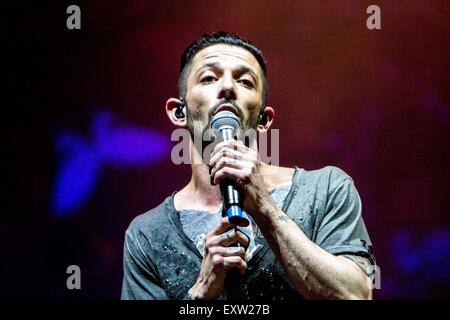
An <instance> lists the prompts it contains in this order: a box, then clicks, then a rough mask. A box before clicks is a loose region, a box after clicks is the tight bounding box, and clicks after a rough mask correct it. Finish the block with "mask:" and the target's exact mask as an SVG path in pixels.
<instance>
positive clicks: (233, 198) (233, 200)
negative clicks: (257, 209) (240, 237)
mask: <svg viewBox="0 0 450 320" xmlns="http://www.w3.org/2000/svg"><path fill="white" fill-rule="evenodd" d="M239 125H240V121H239V118H238V117H237V116H236V115H235V114H234V113H232V112H230V111H220V112H218V113H217V114H216V115H215V116H214V117H213V119H212V121H211V127H212V129H214V130H215V131H216V133H217V135H218V137H220V138H221V139H222V141H229V140H232V139H234V136H235V132H236V130H237V129H238V128H239ZM220 191H221V193H222V199H223V212H222V215H223V216H228V221H229V222H230V223H232V224H234V225H237V226H241V227H246V226H248V225H249V223H250V221H249V220H248V218H247V216H246V214H245V212H244V211H243V210H242V201H243V195H242V193H241V191H240V190H239V187H238V186H237V185H236V183H235V182H234V181H232V180H231V179H222V181H220Z"/></svg>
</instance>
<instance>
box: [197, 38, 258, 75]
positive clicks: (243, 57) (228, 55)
mask: <svg viewBox="0 0 450 320" xmlns="http://www.w3.org/2000/svg"><path fill="white" fill-rule="evenodd" d="M211 62H219V63H220V64H221V65H224V66H227V67H232V66H233V65H245V66H247V67H249V68H250V69H252V70H254V71H255V72H256V73H260V72H262V71H261V69H260V66H259V64H258V61H257V60H256V58H255V57H254V56H253V54H252V53H250V51H248V50H246V49H244V48H241V47H236V46H231V45H227V44H215V45H212V46H209V47H206V48H204V49H202V50H200V51H199V52H198V53H197V54H196V55H195V56H194V58H193V59H192V69H193V70H194V71H196V70H197V69H199V68H201V67H202V66H203V65H204V64H207V63H211Z"/></svg>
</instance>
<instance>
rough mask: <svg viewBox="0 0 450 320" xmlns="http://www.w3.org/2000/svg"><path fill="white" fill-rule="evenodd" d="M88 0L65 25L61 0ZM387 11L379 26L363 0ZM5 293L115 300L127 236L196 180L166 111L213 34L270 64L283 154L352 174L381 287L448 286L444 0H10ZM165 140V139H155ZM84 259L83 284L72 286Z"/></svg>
mask: <svg viewBox="0 0 450 320" xmlns="http://www.w3.org/2000/svg"><path fill="white" fill-rule="evenodd" d="M70 4H77V5H79V6H80V8H81V30H68V29H67V28H66V19H67V17H68V16H69V14H67V13H66V8H67V6H68V5H70ZM370 4H377V5H379V6H380V8H381V24H382V29H381V30H368V29H367V28H366V19H367V17H368V14H366V8H367V6H368V5H370ZM2 11H3V13H4V15H5V19H4V21H6V28H5V29H4V30H6V46H4V47H3V50H4V52H5V53H6V54H5V58H4V59H3V64H4V69H3V70H5V72H4V73H3V78H4V90H5V95H6V99H4V103H3V108H2V109H3V111H4V116H3V117H2V118H3V120H4V122H5V124H6V125H5V126H4V127H5V129H6V143H5V144H4V148H3V150H4V151H3V152H2V154H3V158H4V159H6V165H5V166H4V169H5V173H6V175H5V178H4V179H5V180H4V181H5V182H6V183H5V184H4V186H5V189H6V192H5V193H4V195H5V199H4V201H3V206H4V209H3V215H2V220H4V221H5V222H4V223H2V224H1V227H0V234H1V236H2V240H3V241H2V245H3V250H2V251H3V254H2V258H1V260H2V262H1V268H2V273H1V274H2V281H1V285H0V297H1V298H2V299H23V298H31V299H34V298H39V299H48V298H58V299H79V298H82V299H118V298H119V297H120V288H121V281H122V250H123V237H124V232H125V230H126V228H127V226H128V224H129V223H130V221H131V220H132V219H133V218H134V217H135V216H136V215H138V214H140V213H143V212H145V211H147V210H148V209H150V208H153V207H155V206H156V205H158V204H159V203H160V202H162V201H163V200H164V198H165V197H166V196H168V195H169V194H171V193H172V192H173V191H174V190H180V189H181V188H182V187H183V186H184V184H186V183H187V181H188V179H189V173H190V168H189V166H186V165H184V166H175V165H174V164H172V162H171V161H170V146H171V144H170V134H171V132H172V129H173V128H172V127H171V124H170V122H169V121H168V119H167V117H166V115H165V111H164V105H165V101H166V99H167V98H169V97H172V96H176V84H177V79H178V68H179V57H180V55H181V53H182V51H183V49H184V48H185V47H186V46H187V45H188V44H189V43H190V42H192V41H193V40H195V39H197V38H198V37H199V36H200V35H201V34H202V33H205V32H210V31H215V30H227V31H232V32H237V33H240V34H242V35H243V36H245V37H247V38H248V39H250V40H252V41H253V42H254V43H255V44H256V45H257V46H258V47H259V48H260V49H261V50H262V51H263V53H264V55H265V57H266V59H267V61H268V80H269V84H270V94H269V102H270V103H269V104H270V105H272V106H273V107H274V108H275V110H276V112H277V114H276V120H275V125H274V127H275V128H279V129H280V140H281V141H280V142H281V144H280V163H281V165H283V166H294V165H297V166H299V167H303V168H305V169H308V170H309V169H317V168H320V167H323V166H325V165H335V166H338V167H340V168H342V169H343V170H345V171H346V172H347V173H348V174H350V175H351V176H352V177H353V179H354V181H355V183H356V186H357V188H358V190H359V192H360V196H361V198H362V201H363V216H364V219H365V222H366V225H367V228H368V230H369V234H370V236H371V238H372V241H373V243H374V248H375V255H376V257H377V262H378V264H379V266H380V268H381V289H380V290H375V298H384V299H400V298H415V299H417V298H425V299H432V298H449V297H450V255H449V252H450V217H449V200H448V199H449V197H448V194H449V190H450V188H449V183H448V181H449V178H450V177H449V170H448V164H449V136H450V135H449V103H450V101H449V97H450V95H449V81H448V80H449V79H448V78H449V62H448V59H449V57H450V54H449V47H450V44H449V43H450V42H449V34H450V31H449V23H448V17H449V14H450V6H449V4H448V1H376V2H368V1H312V0H311V1H283V2H277V1H221V2H218V3H212V2H207V1H185V2H180V1H172V2H171V1H123V2H119V1H114V2H113V1H86V2H83V1H74V2H67V3H64V2H62V1H61V2H59V1H58V2H56V1H55V3H48V2H41V1H37V2H30V3H24V2H17V3H16V4H4V5H2ZM155 150H156V151H155ZM72 264H75V265H79V266H80V268H81V272H82V289H81V290H68V289H67V288H66V278H67V277H68V275H67V274H66V268H67V267H68V266H69V265H72Z"/></svg>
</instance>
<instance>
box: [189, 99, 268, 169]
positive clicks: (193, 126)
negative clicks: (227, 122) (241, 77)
mask: <svg viewBox="0 0 450 320" xmlns="http://www.w3.org/2000/svg"><path fill="white" fill-rule="evenodd" d="M225 103H227V104H231V105H233V106H234V107H235V108H236V110H237V111H238V114H239V119H240V124H241V125H240V130H243V131H244V132H245V131H246V130H248V129H253V130H256V127H257V126H258V123H259V113H258V114H257V115H256V116H253V117H249V119H247V120H246V121H243V120H244V119H243V117H244V113H243V111H242V108H241V107H240V106H239V105H238V104H237V103H236V102H235V101H234V100H228V99H221V100H219V101H218V102H217V103H216V104H215V105H214V106H213V107H212V108H211V109H210V110H209V111H208V113H204V112H202V111H201V110H200V109H199V108H195V109H192V108H190V107H189V106H187V105H186V120H187V128H188V130H189V134H190V136H191V139H192V141H194V142H195V141H201V142H202V143H201V144H196V143H194V145H195V148H196V149H197V151H198V152H199V154H201V155H204V151H205V149H206V148H207V147H208V146H209V145H210V144H211V143H214V142H215V134H214V132H213V130H211V121H212V119H213V117H214V113H215V112H216V110H217V108H219V107H220V106H221V105H222V104H225ZM247 144H248V143H247V142H245V145H247ZM247 147H248V145H247ZM200 149H201V150H200ZM205 158H206V159H203V160H206V161H209V155H206V154H205Z"/></svg>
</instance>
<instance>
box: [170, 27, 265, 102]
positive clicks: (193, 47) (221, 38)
mask: <svg viewBox="0 0 450 320" xmlns="http://www.w3.org/2000/svg"><path fill="white" fill-rule="evenodd" d="M215 44H228V45H230V46H236V47H241V48H244V49H246V50H247V51H249V52H250V53H251V54H253V56H254V57H255V58H256V61H258V64H259V66H260V67H261V70H262V72H263V74H262V83H263V94H262V106H261V107H262V108H264V107H265V106H266V104H267V100H268V95H269V92H268V91H269V85H268V83H267V79H266V61H265V59H264V57H263V55H262V53H261V50H259V49H258V48H257V47H256V46H255V45H254V44H253V43H251V42H250V41H248V40H246V39H245V38H243V37H241V36H240V35H237V34H235V33H230V32H224V31H218V32H213V33H205V34H203V35H202V36H201V38H200V39H198V40H196V41H194V42H192V43H191V44H190V45H189V46H188V47H187V48H186V49H185V50H184V52H183V54H182V55H181V59H180V78H179V79H178V94H179V95H180V97H182V98H185V97H186V91H187V83H186V82H187V76H188V74H189V70H190V65H191V62H192V59H193V58H194V56H195V55H196V54H197V53H198V52H199V51H200V50H202V49H204V48H206V47H209V46H212V45H215Z"/></svg>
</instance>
